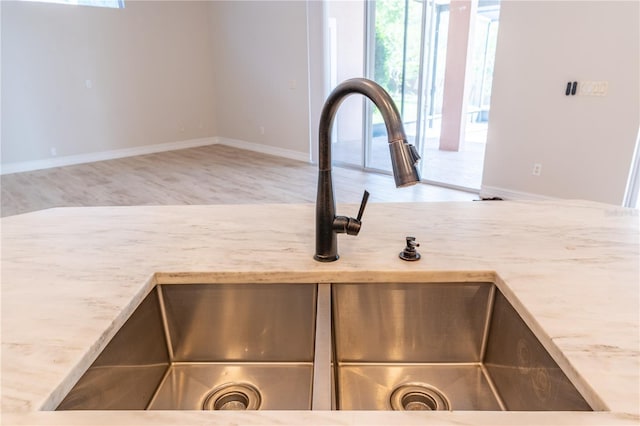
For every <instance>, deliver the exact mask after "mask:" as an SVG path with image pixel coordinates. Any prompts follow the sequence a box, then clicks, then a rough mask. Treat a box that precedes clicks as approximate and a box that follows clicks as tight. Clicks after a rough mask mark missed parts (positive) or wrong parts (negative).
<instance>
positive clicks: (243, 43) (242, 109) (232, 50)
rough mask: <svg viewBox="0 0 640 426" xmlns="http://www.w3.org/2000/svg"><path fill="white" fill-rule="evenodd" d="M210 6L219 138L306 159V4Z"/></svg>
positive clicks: (307, 143) (253, 3) (215, 4)
mask: <svg viewBox="0 0 640 426" xmlns="http://www.w3.org/2000/svg"><path fill="white" fill-rule="evenodd" d="M210 5H211V11H210V16H211V26H212V31H213V39H214V43H213V44H214V50H213V52H214V54H213V57H214V58H215V74H216V81H215V92H216V95H217V96H218V102H217V105H216V118H217V130H218V136H220V137H223V138H229V139H236V140H241V141H247V142H250V143H253V144H259V145H265V146H269V147H271V148H276V149H282V150H287V151H292V152H299V153H301V154H302V155H303V156H306V157H307V158H308V156H309V145H310V144H309V138H310V136H309V135H310V134H309V132H310V129H309V81H308V74H309V73H308V51H307V4H306V2H305V1H240V2H237V1H236V2H231V1H219V2H212V3H210Z"/></svg>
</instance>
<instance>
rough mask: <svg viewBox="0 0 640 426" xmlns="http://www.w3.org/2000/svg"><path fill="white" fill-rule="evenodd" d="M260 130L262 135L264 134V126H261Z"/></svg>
mask: <svg viewBox="0 0 640 426" xmlns="http://www.w3.org/2000/svg"><path fill="white" fill-rule="evenodd" d="M258 130H260V134H261V135H264V126H260V127H259V129H258Z"/></svg>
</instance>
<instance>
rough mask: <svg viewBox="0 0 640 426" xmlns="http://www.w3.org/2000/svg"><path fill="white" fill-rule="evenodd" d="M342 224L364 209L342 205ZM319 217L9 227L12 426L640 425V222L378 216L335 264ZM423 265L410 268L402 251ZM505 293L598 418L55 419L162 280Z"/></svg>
mask: <svg viewBox="0 0 640 426" xmlns="http://www.w3.org/2000/svg"><path fill="white" fill-rule="evenodd" d="M337 211H338V212H339V213H342V214H344V213H349V212H355V211H357V206H355V205H346V206H338V209H337ZM314 212H315V207H314V206H313V205H311V204H304V205H284V204H280V205H275V204H274V205H224V206H162V207H89V208H60V209H51V210H45V211H40V212H34V213H29V214H24V215H20V216H12V217H6V218H3V219H2V220H1V222H0V224H1V228H0V232H1V234H2V246H1V248H2V264H1V267H2V272H1V274H2V275H1V278H2V282H1V286H2V287H1V291H2V293H1V297H2V311H1V319H2V352H1V355H2V422H3V424H52V425H58V424H59V425H72V424H78V425H81V424H82V425H85V424H119V425H120V424H302V423H306V424H424V423H425V421H429V423H430V424H431V422H433V424H495V425H499V424H504V425H507V424H508V425H512V424H543V423H546V424H567V425H568V424H594V425H595V424H636V425H637V424H638V423H639V422H640V407H639V404H640V356H639V355H640V327H639V323H640V314H639V312H640V306H639V305H640V299H639V295H640V290H639V280H640V263H639V259H640V248H639V247H640V244H639V238H640V231H639V222H640V221H639V215H638V210H632V209H624V208H621V207H615V206H610V205H605V204H598V203H593V202H585V201H544V202H453V203H449V202H445V203H397V204H396V203H389V204H382V203H381V204H377V203H371V204H370V205H369V206H368V207H367V211H366V213H365V217H364V220H363V228H362V231H361V233H360V235H359V236H358V237H356V238H353V237H349V236H345V235H341V236H339V237H338V250H339V253H340V256H341V258H340V260H339V261H337V262H333V263H329V264H325V263H319V262H316V261H314V260H313V259H312V256H313V252H314V244H315V243H314V241H315V240H314V217H315V213H314ZM407 235H413V236H415V237H416V238H417V241H418V242H420V248H419V251H420V253H421V254H422V256H423V258H422V260H420V261H419V262H404V261H402V260H400V259H399V258H398V252H399V251H400V250H402V248H403V247H404V238H405V236H407ZM405 279H409V280H412V281H414V280H422V279H427V280H438V279H446V280H469V279H487V280H495V281H496V282H497V284H498V286H499V287H500V289H501V291H502V292H503V293H504V294H505V295H506V296H507V298H508V299H509V300H510V301H511V303H512V304H513V305H514V307H515V308H516V309H517V310H518V312H519V313H520V315H521V316H522V317H523V319H524V320H525V322H527V324H528V325H529V327H530V328H531V329H532V330H533V331H534V333H535V334H536V335H537V336H538V338H539V339H540V340H541V342H542V343H543V345H544V346H545V347H546V348H547V350H548V351H549V352H550V353H551V355H552V356H553V358H554V359H555V360H556V362H557V363H558V364H559V365H560V366H561V367H562V368H563V370H564V371H565V373H566V374H567V376H568V377H569V378H570V379H571V380H572V382H573V383H574V385H576V387H577V388H578V389H579V390H580V391H581V393H582V394H583V396H584V397H585V399H587V401H588V402H589V403H590V404H591V405H592V406H593V407H594V408H595V409H596V410H599V411H597V412H593V413H591V412H587V413H585V412H542V413H540V412H538V413H531V412H465V411H453V412H430V413H425V412H422V413H418V412H348V411H345V412H326V411H315V412H314V411H292V412H291V411H290V412H286V411H271V412H251V413H248V412H244V413H221V412H179V411H160V412H147V411H140V412H133V411H117V412H91V411H75V412H69V411H67V412H54V411H50V410H52V409H54V408H55V407H56V405H57V404H58V403H59V402H60V400H61V399H62V398H63V396H64V395H65V394H66V392H68V390H69V389H70V388H71V387H72V386H73V384H74V383H75V381H76V380H77V379H78V378H79V377H80V376H81V375H82V373H83V372H84V370H85V369H86V368H87V367H88V366H89V365H90V364H91V363H92V362H93V360H94V359H95V357H96V356H97V355H98V353H99V352H100V351H101V350H102V349H103V348H104V346H105V345H106V343H107V342H108V341H109V339H110V338H111V337H112V336H113V334H114V333H115V331H116V330H117V329H119V327H120V326H122V324H123V323H124V322H125V320H126V319H127V317H128V315H129V314H130V313H131V312H132V311H133V310H134V309H135V307H136V306H137V304H138V303H139V302H140V301H141V300H142V298H143V297H144V296H145V295H146V293H147V292H148V291H149V290H150V289H151V288H152V287H153V285H155V284H156V283H157V282H160V281H162V282H240V281H252V282H265V283H266V282H275V281H278V282H283V281H287V282H345V281H350V282H361V281H378V280H382V281H389V280H391V281H394V280H395V281H398V280H405Z"/></svg>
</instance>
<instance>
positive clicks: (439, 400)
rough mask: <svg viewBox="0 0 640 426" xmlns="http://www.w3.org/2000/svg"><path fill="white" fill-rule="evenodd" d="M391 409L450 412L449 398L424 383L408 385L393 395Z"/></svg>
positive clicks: (398, 388)
mask: <svg viewBox="0 0 640 426" xmlns="http://www.w3.org/2000/svg"><path fill="white" fill-rule="evenodd" d="M390 402H391V408H392V409H394V410H399V411H423V410H426V411H430V410H433V411H436V410H450V407H451V404H449V400H448V399H447V397H446V396H445V395H444V394H443V393H442V392H441V391H439V390H438V389H436V388H434V387H433V386H431V385H427V384H424V383H406V384H404V385H400V386H398V387H397V388H395V389H394V390H393V392H392V393H391V398H390Z"/></svg>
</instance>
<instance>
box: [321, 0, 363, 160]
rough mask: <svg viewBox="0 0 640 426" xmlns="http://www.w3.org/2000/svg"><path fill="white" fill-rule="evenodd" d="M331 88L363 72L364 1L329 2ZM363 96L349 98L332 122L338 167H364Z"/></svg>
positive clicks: (334, 154) (332, 137)
mask: <svg viewBox="0 0 640 426" xmlns="http://www.w3.org/2000/svg"><path fill="white" fill-rule="evenodd" d="M326 7H327V15H328V24H329V26H328V30H329V37H328V39H329V40H328V42H329V46H328V61H329V85H330V90H333V89H334V88H335V87H336V86H337V85H338V84H340V83H342V82H343V81H344V80H347V79H349V78H354V77H362V76H363V73H364V56H365V55H364V38H365V27H364V8H365V5H364V2H355V1H328V2H326ZM363 105H364V103H363V100H362V97H361V96H356V95H354V96H349V97H347V98H346V99H345V100H344V102H343V103H342V104H341V105H340V108H339V109H338V112H337V114H336V117H335V119H334V123H333V133H332V136H331V142H332V160H333V161H334V162H335V163H337V164H343V165H350V166H357V167H362V166H363V152H364V149H363V148H364V145H363V143H362V139H363V138H362V135H363V122H364V108H363Z"/></svg>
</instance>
